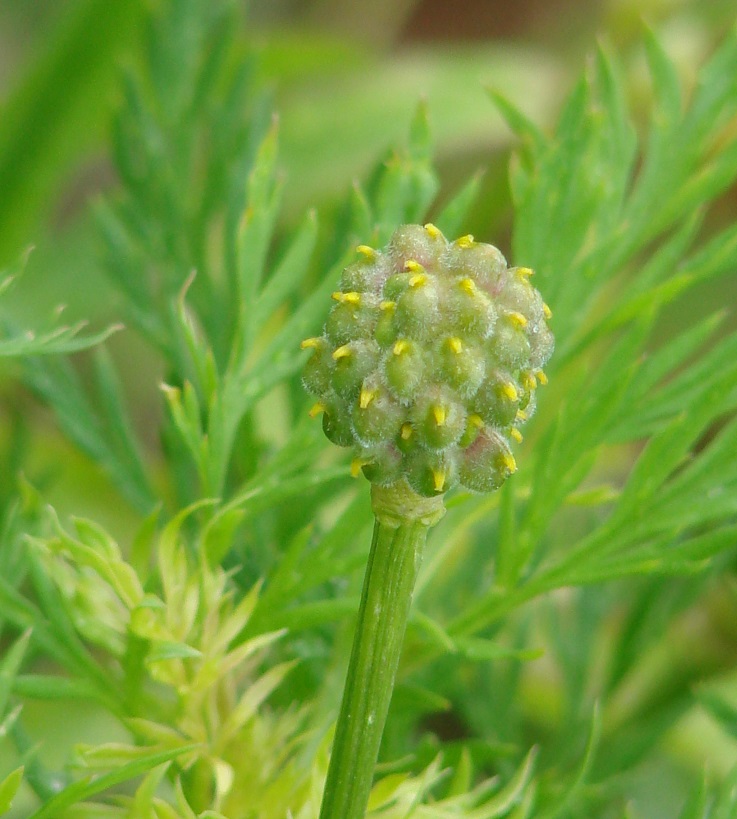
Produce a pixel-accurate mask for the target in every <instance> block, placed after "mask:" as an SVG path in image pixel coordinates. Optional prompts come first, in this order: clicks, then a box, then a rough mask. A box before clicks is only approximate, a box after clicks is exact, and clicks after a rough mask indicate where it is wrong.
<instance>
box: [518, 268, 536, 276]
mask: <svg viewBox="0 0 737 819" xmlns="http://www.w3.org/2000/svg"><path fill="white" fill-rule="evenodd" d="M517 275H518V276H519V277H520V278H521V279H529V278H530V276H534V275H535V271H534V270H533V269H532V268H531V267H518V268H517Z"/></svg>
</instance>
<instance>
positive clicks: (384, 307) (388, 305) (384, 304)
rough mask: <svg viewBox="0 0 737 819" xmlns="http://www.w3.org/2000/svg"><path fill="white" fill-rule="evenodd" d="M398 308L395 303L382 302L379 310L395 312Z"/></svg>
mask: <svg viewBox="0 0 737 819" xmlns="http://www.w3.org/2000/svg"><path fill="white" fill-rule="evenodd" d="M396 306H397V303H396V302H395V301H382V302H379V310H384V311H386V310H393V309H394V308H395V307H396Z"/></svg>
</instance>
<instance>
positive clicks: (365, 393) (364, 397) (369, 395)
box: [358, 387, 378, 409]
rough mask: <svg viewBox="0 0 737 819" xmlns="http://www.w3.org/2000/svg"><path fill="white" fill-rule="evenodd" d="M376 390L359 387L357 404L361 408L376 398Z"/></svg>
mask: <svg viewBox="0 0 737 819" xmlns="http://www.w3.org/2000/svg"><path fill="white" fill-rule="evenodd" d="M377 395H378V392H377V391H376V390H369V389H367V388H366V387H361V395H360V396H359V397H358V406H359V407H360V408H361V409H366V407H367V406H368V405H369V404H370V403H371V402H372V401H373V400H374V398H376V396H377Z"/></svg>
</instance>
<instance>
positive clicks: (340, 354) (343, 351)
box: [333, 344, 353, 361]
mask: <svg viewBox="0 0 737 819" xmlns="http://www.w3.org/2000/svg"><path fill="white" fill-rule="evenodd" d="M351 355H353V351H352V350H351V348H350V347H349V346H348V345H347V344H344V345H343V346H342V347H338V349H337V350H335V352H334V353H333V358H334V359H335V361H340V359H341V358H348V357H349V356H351Z"/></svg>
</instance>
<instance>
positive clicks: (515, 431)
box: [509, 427, 522, 444]
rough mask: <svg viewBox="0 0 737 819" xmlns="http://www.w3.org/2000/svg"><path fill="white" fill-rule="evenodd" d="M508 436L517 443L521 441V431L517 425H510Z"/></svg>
mask: <svg viewBox="0 0 737 819" xmlns="http://www.w3.org/2000/svg"><path fill="white" fill-rule="evenodd" d="M509 437H510V438H513V439H514V440H515V441H517V443H518V444H521V443H522V433H521V432H520V431H519V430H518V429H517V427H512V429H510V430H509Z"/></svg>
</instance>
